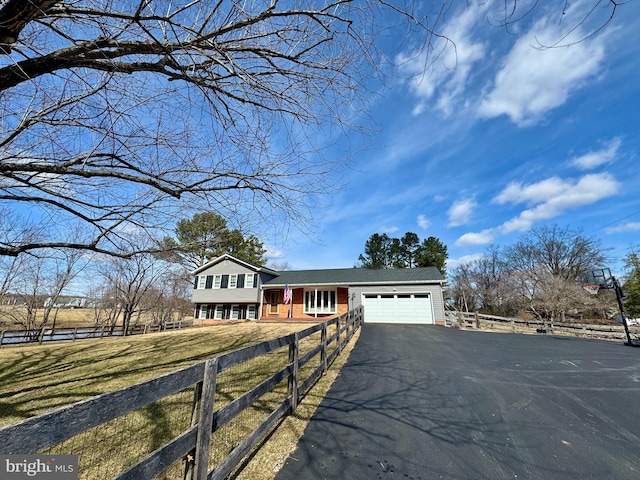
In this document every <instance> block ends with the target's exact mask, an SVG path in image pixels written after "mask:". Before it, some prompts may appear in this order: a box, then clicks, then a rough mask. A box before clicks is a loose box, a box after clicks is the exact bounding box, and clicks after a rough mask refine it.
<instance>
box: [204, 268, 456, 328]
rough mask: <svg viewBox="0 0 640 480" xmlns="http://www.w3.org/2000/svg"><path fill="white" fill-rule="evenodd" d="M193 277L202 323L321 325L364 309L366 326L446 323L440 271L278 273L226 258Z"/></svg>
mask: <svg viewBox="0 0 640 480" xmlns="http://www.w3.org/2000/svg"><path fill="white" fill-rule="evenodd" d="M192 273H193V275H194V283H193V288H194V289H193V296H192V302H193V303H194V307H195V308H194V317H195V318H196V319H200V320H208V319H215V320H243V319H246V320H285V321H286V320H296V321H300V320H310V321H320V320H327V319H329V318H332V317H335V316H338V315H341V314H343V313H345V312H347V311H348V310H350V309H352V308H354V307H357V306H359V305H363V306H364V320H365V322H367V323H419V324H434V323H444V302H443V296H442V286H443V284H444V282H445V279H444V276H443V275H442V274H441V273H440V272H439V271H438V269H437V268H435V267H427V268H408V269H389V270H370V269H362V268H341V269H324V270H294V271H281V272H278V271H275V270H271V269H269V268H266V267H259V266H256V265H251V264H249V263H247V262H244V261H242V260H239V259H237V258H234V257H233V256H231V255H222V256H221V257H218V258H216V259H215V260H213V261H211V262H209V263H207V264H206V265H203V266H202V267H200V268H198V269H197V270H194V271H193V272H192Z"/></svg>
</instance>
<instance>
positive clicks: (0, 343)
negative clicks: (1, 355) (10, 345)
mask: <svg viewBox="0 0 640 480" xmlns="http://www.w3.org/2000/svg"><path fill="white" fill-rule="evenodd" d="M3 340H4V330H2V331H1V332H0V347H1V346H2V341H3Z"/></svg>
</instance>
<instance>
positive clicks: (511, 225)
mask: <svg viewBox="0 0 640 480" xmlns="http://www.w3.org/2000/svg"><path fill="white" fill-rule="evenodd" d="M619 189H620V184H619V183H618V182H617V181H616V180H615V178H613V176H611V175H610V174H608V173H600V174H589V175H585V176H584V177H582V178H580V179H579V180H578V181H577V182H573V181H572V180H561V179H559V178H557V177H552V178H549V179H546V180H543V181H541V182H538V183H534V184H531V185H526V186H523V185H522V184H519V183H511V184H509V185H508V186H507V188H505V189H504V190H503V191H502V192H501V193H500V194H499V195H498V196H497V197H496V198H495V199H494V200H495V201H496V202H497V203H507V202H509V203H514V204H519V203H527V204H529V205H533V206H532V208H529V209H527V210H524V211H523V212H522V213H520V215H518V216H517V217H515V218H512V219H511V220H509V221H507V222H505V223H503V224H502V225H501V227H500V232H501V233H510V232H515V231H520V232H524V231H526V230H528V229H530V228H531V226H532V225H533V224H534V223H535V222H537V221H540V220H548V219H551V218H554V217H557V216H559V215H562V214H563V213H565V212H566V211H567V210H571V209H574V208H578V207H582V206H585V205H591V204H592V203H595V202H597V201H599V200H601V199H603V198H606V197H610V196H612V195H615V194H616V193H617V192H618V190H619ZM545 195H547V196H545Z"/></svg>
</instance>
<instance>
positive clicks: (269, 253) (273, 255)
mask: <svg viewBox="0 0 640 480" xmlns="http://www.w3.org/2000/svg"><path fill="white" fill-rule="evenodd" d="M264 248H265V250H266V253H265V254H264V256H265V257H266V258H268V259H269V260H276V259H278V258H284V252H283V251H282V250H280V249H278V248H275V247H272V246H271V245H265V246H264Z"/></svg>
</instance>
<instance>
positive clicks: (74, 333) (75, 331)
mask: <svg viewBox="0 0 640 480" xmlns="http://www.w3.org/2000/svg"><path fill="white" fill-rule="evenodd" d="M77 336H78V327H76V328H74V329H73V341H74V342H75V341H76V337H77Z"/></svg>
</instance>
